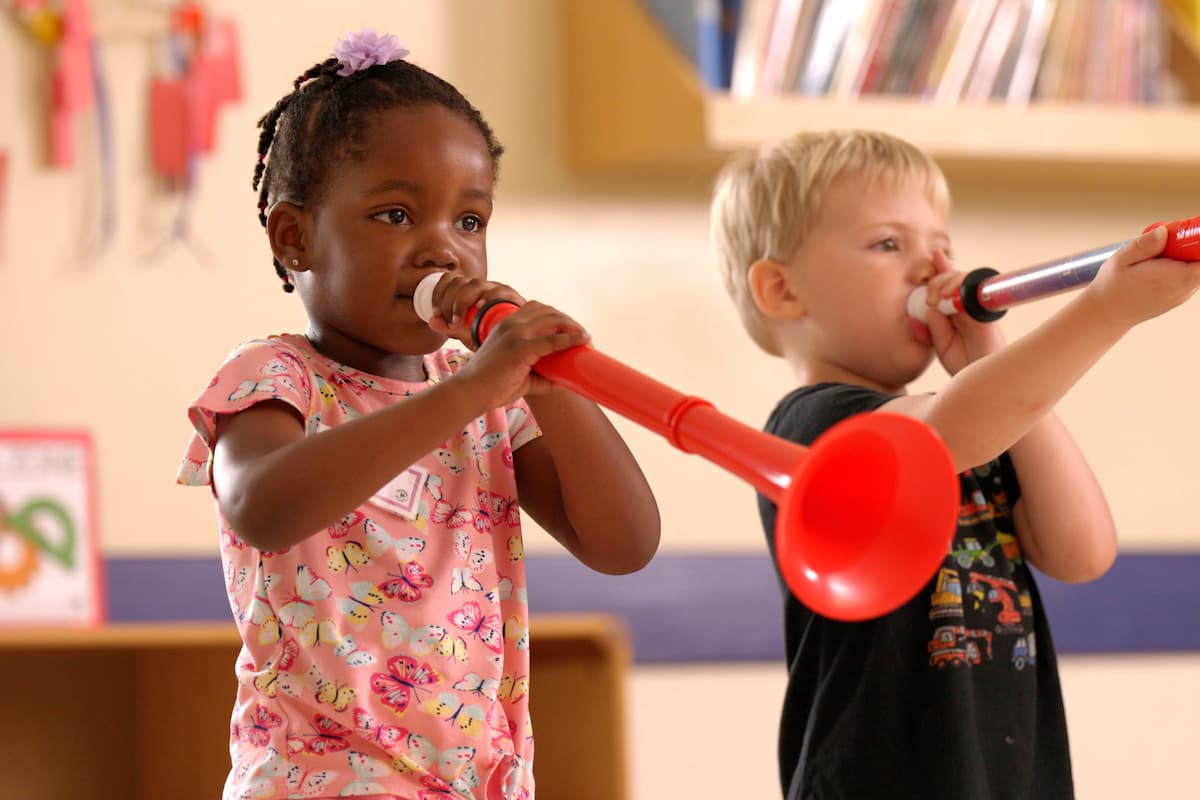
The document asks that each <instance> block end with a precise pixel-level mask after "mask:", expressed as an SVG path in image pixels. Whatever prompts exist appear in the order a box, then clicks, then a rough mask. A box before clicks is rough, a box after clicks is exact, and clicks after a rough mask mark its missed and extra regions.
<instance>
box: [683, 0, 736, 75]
mask: <svg viewBox="0 0 1200 800" xmlns="http://www.w3.org/2000/svg"><path fill="white" fill-rule="evenodd" d="M693 2H695V7H696V67H697V68H698V69H699V71H700V77H701V78H703V79H704V83H705V85H707V86H708V88H710V89H714V90H725V89H728V88H729V87H730V85H731V83H732V81H733V52H734V44H735V37H736V35H737V25H738V15H739V12H740V11H741V0H693Z"/></svg>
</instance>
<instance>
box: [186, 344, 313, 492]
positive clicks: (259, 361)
mask: <svg viewBox="0 0 1200 800" xmlns="http://www.w3.org/2000/svg"><path fill="white" fill-rule="evenodd" d="M311 399H312V381H311V379H310V377H309V372H308V369H307V367H306V366H305V364H304V362H303V360H302V359H301V358H300V356H299V354H298V353H297V352H296V351H295V350H294V349H292V348H291V347H289V346H288V345H286V344H284V343H282V342H279V341H273V340H268V339H253V340H250V341H248V342H244V343H243V344H241V345H239V346H238V348H237V349H236V350H234V351H233V352H232V353H231V354H230V355H229V358H227V359H226V360H225V363H224V364H222V365H221V368H220V369H219V370H218V371H217V374H216V375H215V376H214V377H213V379H212V380H211V381H210V382H209V384H208V387H207V388H206V389H205V390H204V391H203V392H201V393H200V396H199V397H197V398H196V400H195V401H193V402H192V404H191V405H190V406H189V407H188V412H187V413H188V419H189V420H190V421H191V423H192V427H193V429H194V430H195V433H193V435H192V438H191V440H190V441H189V442H188V445H187V450H186V451H185V453H184V456H183V460H182V462H181V463H180V465H179V472H178V474H177V476H176V482H177V483H180V484H183V485H185V486H206V485H210V484H211V482H212V453H213V445H214V443H215V441H216V427H217V417H218V415H221V414H236V413H238V412H241V411H245V410H246V409H247V408H250V407H251V406H253V405H256V404H258V403H261V402H263V401H264V400H279V401H282V402H284V403H287V404H288V405H290V406H292V407H293V408H295V409H296V411H297V412H298V413H299V414H300V416H301V417H302V418H305V419H307V418H308V412H309V407H310V405H311Z"/></svg>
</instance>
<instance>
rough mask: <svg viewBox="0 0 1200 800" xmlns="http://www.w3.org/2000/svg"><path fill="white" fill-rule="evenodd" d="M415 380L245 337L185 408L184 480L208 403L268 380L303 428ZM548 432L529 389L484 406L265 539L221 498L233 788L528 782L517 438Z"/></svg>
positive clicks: (479, 791)
mask: <svg viewBox="0 0 1200 800" xmlns="http://www.w3.org/2000/svg"><path fill="white" fill-rule="evenodd" d="M469 358H470V354H469V353H466V352H461V351H455V350H449V349H443V350H439V351H437V352H434V353H431V354H429V355H427V356H425V372H426V375H427V376H428V379H427V381H425V382H419V383H410V382H404V381H396V380H391V379H387V378H382V377H379V376H374V375H368V374H366V373H363V372H359V371H356V370H353V369H350V368H349V367H346V366H344V365H342V364H338V363H336V362H333V361H331V360H329V359H327V358H325V357H324V356H322V355H321V354H320V353H318V352H316V351H315V350H314V349H313V347H312V345H311V344H310V343H309V342H308V340H307V339H305V338H304V337H303V336H297V335H292V334H285V335H280V336H272V337H270V338H268V339H256V340H251V341H247V342H244V343H243V344H242V345H240V346H239V347H238V348H236V349H235V350H234V351H233V353H231V354H230V356H229V357H228V359H227V360H226V361H225V363H224V364H223V365H222V366H221V368H220V370H219V371H218V373H217V375H216V377H214V378H213V380H212V382H211V383H210V384H209V385H208V387H207V388H206V389H205V390H204V392H203V393H201V395H200V396H199V397H198V398H197V399H196V400H195V402H194V403H193V404H192V405H191V407H190V408H189V410H188V415H189V418H190V419H191V422H192V425H193V427H194V428H195V434H194V435H193V437H192V439H191V441H190V442H189V445H188V448H187V452H186V454H185V456H184V458H183V462H182V464H181V465H180V469H179V474H178V481H179V482H180V483H183V484H187V485H211V466H212V447H213V443H214V431H215V428H216V420H217V416H218V415H220V414H234V413H237V412H239V411H243V410H245V409H247V408H249V407H250V406H252V405H254V404H255V403H259V402H262V401H264V400H274V401H282V402H284V403H287V404H288V405H290V406H292V407H293V408H294V409H296V411H297V412H298V413H299V414H300V415H301V416H302V417H303V419H304V422H305V427H306V432H307V435H309V436H313V435H316V434H318V433H319V432H320V431H322V430H324V429H326V428H331V427H334V426H336V425H340V424H342V423H343V422H346V421H349V420H352V419H355V418H357V417H359V416H362V415H365V414H369V413H371V412H372V411H376V410H378V409H380V408H383V407H385V406H388V405H391V404H392V403H395V402H397V401H399V400H402V399H403V398H404V397H406V396H409V395H411V394H414V393H416V392H419V391H421V390H422V389H425V388H427V387H428V386H430V385H432V384H434V383H437V382H438V381H439V380H443V379H444V378H446V377H448V376H450V375H453V374H454V372H456V371H457V370H458V369H460V368H461V367H462V366H463V365H464V364H465V363H466V361H467V360H468V359H469ZM539 435H541V431H540V430H539V429H538V427H537V424H536V422H535V421H534V419H533V417H532V415H531V414H530V412H529V408H528V407H527V406H526V405H525V403H524V402H523V401H517V402H515V403H513V404H511V405H510V406H508V407H506V408H498V409H493V410H492V411H490V412H488V413H487V414H485V415H483V416H481V417H478V418H477V419H475V420H472V422H471V423H470V424H469V425H468V426H467V427H466V428H464V429H463V430H462V431H461V432H460V433H459V434H457V435H456V436H454V437H452V438H451V439H450V440H448V441H446V442H444V443H443V444H442V446H441V447H439V448H438V449H437V450H435V451H434V452H432V453H429V454H428V455H426V456H425V457H423V458H422V459H421V460H419V461H418V462H417V463H415V464H413V465H411V466H410V467H408V468H407V469H406V470H405V471H404V472H402V473H401V474H399V475H397V476H396V477H395V478H394V479H392V480H391V481H390V482H389V483H388V484H387V485H386V486H384V487H382V488H381V489H380V490H379V491H378V492H376V494H375V495H374V496H373V497H372V498H371V499H370V500H369V501H368V502H367V503H364V504H363V505H362V506H361V507H359V508H357V509H354V510H352V511H350V512H349V513H347V514H346V516H345V517H344V518H343V519H341V520H340V521H338V522H337V523H336V524H334V525H331V526H329V527H328V528H327V529H325V530H323V531H320V532H318V533H316V534H314V535H313V536H310V537H309V538H308V539H305V540H304V541H303V542H301V543H299V544H297V545H295V546H293V547H290V548H287V549H286V550H282V551H278V552H262V551H259V550H257V549H255V548H253V547H251V546H249V545H247V544H246V543H244V542H242V541H241V539H240V538H239V537H238V534H237V531H235V530H233V529H232V527H231V526H230V525H229V524H228V522H227V521H226V520H225V519H224V518H223V517H222V516H221V513H220V509H219V508H218V509H217V517H218V522H219V525H220V531H221V558H222V564H223V566H224V571H225V580H226V588H227V591H228V594H229V602H230V606H231V608H232V610H233V614H234V617H235V618H236V620H237V624H238V626H239V628H240V630H241V633H242V642H243V646H242V651H241V654H240V655H239V657H238V660H237V665H236V674H237V681H238V691H237V700H236V704H235V707H234V712H233V718H232V724H231V736H230V753H231V756H232V759H233V767H232V770H231V772H230V775H229V778H228V780H227V782H226V786H225V794H224V798H225V800H234V799H235V798H248V797H264V796H269V795H273V796H278V797H287V796H302V797H337V796H347V795H349V796H354V795H396V796H399V797H405V798H409V797H417V798H421V799H422V800H425V798H435V797H437V798H442V797H449V796H454V797H460V798H479V799H480V800H494V799H496V798H504V799H505V800H509V799H512V800H516V799H517V798H529V797H532V794H533V777H532V765H533V733H532V727H531V724H530V720H529V711H528V699H527V694H528V687H529V610H528V604H527V602H526V587H525V564H524V547H523V545H522V538H521V518H520V510H519V504H518V501H517V489H516V478H515V475H514V473H513V462H512V454H513V452H514V451H515V450H517V449H518V448H520V447H521V446H522V445H524V444H526V443H527V442H529V441H531V440H532V439H534V438H536V437H537V436H539Z"/></svg>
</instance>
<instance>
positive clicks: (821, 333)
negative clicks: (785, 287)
mask: <svg viewBox="0 0 1200 800" xmlns="http://www.w3.org/2000/svg"><path fill="white" fill-rule="evenodd" d="M946 228H947V225H946V211H945V209H943V208H942V207H940V205H939V204H936V203H934V202H933V200H932V199H931V198H930V197H929V193H928V192H927V191H926V190H925V187H924V186H922V185H921V184H919V183H915V182H912V181H891V180H868V179H866V178H864V177H863V176H861V175H857V174H853V173H851V174H846V175H842V176H841V177H839V178H837V179H836V180H835V181H834V182H833V183H832V184H831V185H830V187H829V189H828V190H827V191H826V193H825V196H824V198H823V200H822V203H821V210H820V212H819V214H818V217H817V219H816V220H815V222H814V225H813V227H812V230H811V232H810V234H809V236H808V237H807V238H806V240H805V241H804V242H803V244H802V245H801V246H800V247H799V249H798V250H797V252H796V254H795V255H794V256H793V257H792V259H791V260H790V261H789V269H790V271H791V272H792V276H793V279H794V280H795V281H796V286H797V288H798V289H799V291H800V294H801V296H802V297H803V299H804V304H805V308H806V318H805V320H804V325H805V328H806V330H807V337H808V339H807V340H808V355H809V357H810V358H811V359H812V360H813V361H814V366H815V367H816V370H815V371H816V372H817V373H819V374H822V375H827V376H834V377H842V378H849V379H853V380H854V381H855V382H860V383H864V382H865V383H867V384H869V385H871V386H874V387H876V388H880V389H883V390H885V391H903V390H904V387H905V385H906V384H908V383H909V382H911V381H912V380H914V379H915V378H917V377H919V376H920V375H921V373H922V372H924V371H925V369H926V367H928V366H929V363H930V361H931V359H932V355H933V353H932V349H931V348H930V346H929V340H928V330H927V329H924V326H913V325H911V323H910V320H909V317H908V314H907V312H906V310H905V302H906V300H907V298H908V295H909V293H910V292H911V291H912V290H913V288H915V287H916V286H919V285H921V284H922V283H924V282H926V281H928V280H929V278H930V277H932V276H933V274H934V273H935V272H936V271H937V269H938V267H937V266H935V263H934V257H933V256H934V253H935V252H936V251H938V250H941V251H943V252H948V251H949V248H950V237H949V234H948V233H947V232H946Z"/></svg>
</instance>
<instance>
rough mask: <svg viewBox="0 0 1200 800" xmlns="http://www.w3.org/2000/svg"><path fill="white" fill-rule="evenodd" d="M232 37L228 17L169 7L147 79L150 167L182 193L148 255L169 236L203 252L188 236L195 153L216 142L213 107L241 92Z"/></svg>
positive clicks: (216, 108) (193, 6)
mask: <svg viewBox="0 0 1200 800" xmlns="http://www.w3.org/2000/svg"><path fill="white" fill-rule="evenodd" d="M237 39H238V37H237V29H236V27H235V25H234V23H233V21H232V20H229V19H220V20H212V19H209V18H208V17H207V16H206V15H205V13H204V10H203V8H202V7H201V6H200V4H198V3H191V2H184V3H180V4H178V5H177V6H175V7H174V8H173V9H172V12H171V24H170V27H169V29H168V31H167V32H166V35H165V37H164V39H163V48H164V53H165V56H164V60H163V61H164V64H163V68H162V69H161V70H160V72H159V74H157V75H155V76H154V77H153V78H152V79H151V80H150V151H151V164H152V165H153V168H154V171H155V173H156V174H158V175H159V176H160V177H162V178H164V179H165V180H166V181H168V182H169V183H170V184H171V185H172V186H174V187H176V188H178V189H179V190H180V191H181V196H180V204H179V211H178V213H177V214H176V216H175V219H174V221H173V222H172V224H171V231H170V233H169V235H168V237H167V241H166V242H163V243H162V244H160V245H158V246H156V247H154V248H152V249H151V251H150V252H149V253H148V254H147V255H148V257H149V258H151V259H154V258H157V257H158V256H159V255H160V253H161V251H162V249H163V247H164V246H165V245H166V244H168V243H169V242H170V241H171V240H179V241H185V242H189V243H190V244H191V245H192V247H193V249H196V250H198V251H201V254H203V252H204V249H203V246H202V245H201V244H200V243H199V242H196V241H193V240H192V238H191V235H190V224H189V209H190V207H191V201H192V197H193V193H194V191H195V188H196V179H197V171H196V168H197V162H198V159H199V156H201V155H204V154H207V153H211V152H212V151H213V150H214V149H215V147H216V132H217V117H218V113H219V112H220V110H221V108H222V107H223V106H225V105H227V104H229V103H233V102H237V101H239V100H241V97H242V85H241V74H240V61H239V58H238V46H237Z"/></svg>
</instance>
